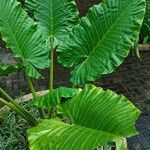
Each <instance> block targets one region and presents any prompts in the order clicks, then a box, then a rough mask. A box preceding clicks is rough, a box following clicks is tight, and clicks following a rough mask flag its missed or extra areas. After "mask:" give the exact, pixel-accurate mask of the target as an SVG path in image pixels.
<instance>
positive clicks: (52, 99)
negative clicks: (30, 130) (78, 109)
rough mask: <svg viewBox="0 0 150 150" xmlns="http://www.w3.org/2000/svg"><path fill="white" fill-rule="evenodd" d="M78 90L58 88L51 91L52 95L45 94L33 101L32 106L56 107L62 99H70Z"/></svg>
mask: <svg viewBox="0 0 150 150" xmlns="http://www.w3.org/2000/svg"><path fill="white" fill-rule="evenodd" d="M79 90H80V89H74V88H66V87H60V88H57V89H54V90H53V93H47V94H45V95H43V96H40V97H38V98H37V99H35V100H33V104H34V105H35V106H38V107H51V106H56V105H58V104H60V103H61V102H62V99H63V98H65V99H67V98H72V97H73V96H75V94H77V93H78V92H79Z"/></svg>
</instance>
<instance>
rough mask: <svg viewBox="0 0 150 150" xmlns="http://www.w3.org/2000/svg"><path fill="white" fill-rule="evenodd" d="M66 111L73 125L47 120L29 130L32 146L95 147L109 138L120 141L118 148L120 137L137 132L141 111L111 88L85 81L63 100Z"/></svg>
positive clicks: (82, 149) (47, 148) (70, 149)
mask: <svg viewBox="0 0 150 150" xmlns="http://www.w3.org/2000/svg"><path fill="white" fill-rule="evenodd" d="M64 111H65V112H66V115H67V116H68V117H69V118H70V121H71V123H72V124H71V125H69V124H67V123H62V122H61V121H56V120H45V121H44V122H42V123H41V124H39V125H38V126H37V127H34V128H31V129H30V130H29V131H28V133H29V142H30V149H31V150H35V149H36V150H51V149H52V150H60V149H61V150H94V148H96V147H98V146H100V145H103V144H106V143H107V142H109V141H117V147H118V150H123V149H125V147H123V145H122V140H121V139H122V138H121V137H130V136H132V135H135V134H136V133H137V132H136V130H135V127H134V125H135V121H136V120H137V118H138V116H139V113H140V111H139V110H138V109H137V108H135V106H134V105H133V104H132V103H131V102H130V101H129V100H127V99H126V98H125V97H124V96H119V95H117V94H116V93H114V92H112V91H110V90H107V91H104V90H103V89H101V88H97V87H95V86H92V85H86V86H85V88H84V89H83V90H82V91H80V92H78V93H77V94H76V95H75V96H74V97H73V98H72V99H71V100H70V101H67V103H65V104H64Z"/></svg>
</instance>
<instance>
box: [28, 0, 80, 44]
mask: <svg viewBox="0 0 150 150" xmlns="http://www.w3.org/2000/svg"><path fill="white" fill-rule="evenodd" d="M26 6H27V9H29V10H32V11H33V12H34V17H35V19H36V21H37V22H38V27H39V28H40V29H41V30H42V33H43V34H44V35H45V36H48V37H49V36H54V37H55V38H56V39H57V40H58V41H59V40H63V39H64V37H65V36H66V35H67V34H68V32H69V31H70V30H71V29H72V28H73V27H74V25H76V24H77V23H78V21H79V17H78V14H79V13H78V10H77V7H76V4H75V1H74V0H63V1H62V0H44V1H43V0H26Z"/></svg>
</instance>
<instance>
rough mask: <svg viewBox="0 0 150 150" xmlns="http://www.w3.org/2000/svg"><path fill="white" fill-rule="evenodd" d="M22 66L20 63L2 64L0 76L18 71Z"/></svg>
mask: <svg viewBox="0 0 150 150" xmlns="http://www.w3.org/2000/svg"><path fill="white" fill-rule="evenodd" d="M22 68H23V66H22V65H21V64H19V63H18V64H13V65H5V64H0V76H7V75H9V74H10V73H13V72H16V71H18V70H20V69H22Z"/></svg>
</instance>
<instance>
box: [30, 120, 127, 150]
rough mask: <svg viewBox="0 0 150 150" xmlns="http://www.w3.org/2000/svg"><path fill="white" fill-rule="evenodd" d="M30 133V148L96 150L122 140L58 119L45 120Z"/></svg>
mask: <svg viewBox="0 0 150 150" xmlns="http://www.w3.org/2000/svg"><path fill="white" fill-rule="evenodd" d="M28 134H29V138H28V139H29V142H30V150H94V149H95V148H96V147H98V146H100V145H104V144H106V143H107V142H109V141H110V140H114V141H115V140H117V141H119V142H120V141H121V138H120V139H119V138H117V136H114V135H112V134H109V133H105V132H102V131H98V130H93V129H89V128H85V127H81V126H77V125H69V124H65V123H63V122H61V121H56V120H44V121H43V122H42V123H41V124H39V125H38V126H37V127H34V128H32V129H29V130H28ZM118 150H119V149H118ZM120 150H125V149H124V147H123V148H122V149H120Z"/></svg>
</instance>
